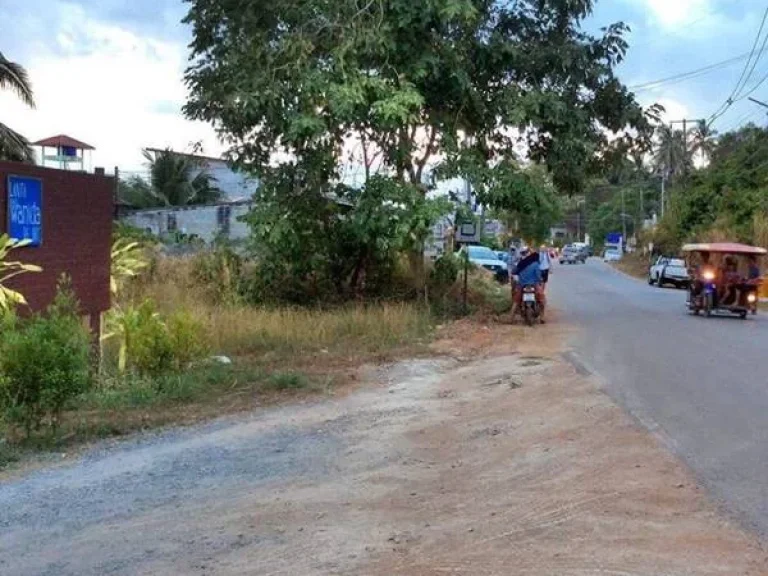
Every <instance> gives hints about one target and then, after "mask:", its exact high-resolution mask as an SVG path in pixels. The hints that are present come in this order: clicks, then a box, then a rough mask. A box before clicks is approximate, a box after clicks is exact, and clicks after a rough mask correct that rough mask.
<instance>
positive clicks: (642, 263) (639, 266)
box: [611, 252, 649, 280]
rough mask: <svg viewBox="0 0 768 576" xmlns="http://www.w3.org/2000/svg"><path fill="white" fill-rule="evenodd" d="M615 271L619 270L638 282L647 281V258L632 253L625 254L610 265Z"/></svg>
mask: <svg viewBox="0 0 768 576" xmlns="http://www.w3.org/2000/svg"><path fill="white" fill-rule="evenodd" d="M611 264H612V265H613V266H614V267H615V268H616V269H617V270H621V271H622V272H624V273H625V274H627V275H629V276H632V277H634V278H639V279H640V280H648V267H649V262H648V257H647V256H643V255H642V254H638V253H636V252H633V253H631V254H625V255H624V257H623V258H622V259H621V260H619V261H617V262H612V263H611Z"/></svg>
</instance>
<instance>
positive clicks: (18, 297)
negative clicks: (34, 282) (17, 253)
mask: <svg viewBox="0 0 768 576" xmlns="http://www.w3.org/2000/svg"><path fill="white" fill-rule="evenodd" d="M26 244H29V242H28V241H17V240H11V238H10V237H9V236H8V235H7V234H2V235H0V316H3V315H4V314H5V313H7V312H10V311H11V310H13V308H14V307H15V306H17V305H19V304H26V303H27V301H26V299H25V298H24V295H23V294H21V293H20V292H17V291H16V290H12V289H10V288H9V287H8V286H7V283H8V281H9V280H11V279H12V278H14V277H15V276H19V275H21V274H26V273H28V272H42V268H40V267H39V266H35V265H34V264H24V263H23V262H20V261H18V260H9V259H8V256H9V254H10V253H11V251H13V250H15V249H17V248H21V247H23V246H25V245H26Z"/></svg>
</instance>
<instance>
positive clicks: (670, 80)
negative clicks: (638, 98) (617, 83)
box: [629, 52, 750, 91]
mask: <svg viewBox="0 0 768 576" xmlns="http://www.w3.org/2000/svg"><path fill="white" fill-rule="evenodd" d="M749 55H750V52H745V53H744V54H741V55H739V56H734V57H733V58H729V59H728V60H723V61H722V62H715V63H714V64H709V65H708V66H704V67H702V68H697V69H696V70H690V71H688V72H681V73H679V74H675V75H673V76H668V77H666V78H660V79H659V80H652V81H650V82H644V83H643V84H635V85H634V86H629V89H630V90H635V91H638V90H650V89H652V88H656V87H657V86H662V85H664V84H674V83H676V82H682V81H684V80H688V79H690V78H696V77H698V76H703V75H705V74H707V73H708V72H714V71H715V70H718V69H720V68H725V67H726V66H729V65H731V64H735V63H736V62H738V61H740V60H744V59H745V58H746V57H747V56H749Z"/></svg>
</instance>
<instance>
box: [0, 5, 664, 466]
mask: <svg viewBox="0 0 768 576" xmlns="http://www.w3.org/2000/svg"><path fill="white" fill-rule="evenodd" d="M262 8H263V10H262V11H261V12H259V13H258V14H256V13H255V12H249V11H245V12H244V11H242V10H241V9H240V7H239V6H237V5H236V4H233V3H230V4H226V3H221V2H211V1H210V0H191V1H190V2H189V12H188V15H187V17H186V18H185V22H186V23H187V24H188V25H189V26H190V27H191V29H192V33H193V40H192V43H191V45H190V49H191V54H190V67H189V68H188V70H187V73H186V77H185V81H186V84H187V86H188V87H189V100H188V102H187V104H186V106H185V107H184V113H185V115H186V116H187V117H188V118H190V119H193V120H201V121H205V122H210V123H213V124H215V125H216V127H217V130H218V131H219V133H220V136H221V137H222V140H223V141H225V142H227V143H228V144H229V145H230V150H229V151H228V152H229V158H230V160H231V161H232V163H233V165H234V166H235V167H236V168H238V169H240V170H243V171H245V172H247V173H248V174H249V175H252V176H253V177H255V178H257V179H258V181H259V184H260V185H259V187H258V190H257V191H256V193H255V195H254V197H253V209H252V210H251V212H250V213H249V214H248V215H247V216H246V217H245V221H246V222H247V224H248V225H249V227H250V231H251V233H250V237H249V238H248V240H247V242H244V243H243V244H242V245H238V246H233V245H231V244H229V243H228V242H226V241H223V240H222V241H219V242H216V243H215V245H214V246H213V247H212V248H211V249H204V250H202V251H200V252H199V253H198V254H196V255H193V256H189V257H185V258H179V257H177V258H171V257H168V256H166V255H163V250H161V249H159V248H158V247H157V246H155V245H154V243H153V239H150V238H146V237H145V236H144V235H143V234H141V233H140V232H137V231H131V230H128V229H126V228H124V227H121V228H118V229H117V234H116V236H117V238H116V244H115V248H114V251H113V255H112V256H113V282H112V288H113V308H112V310H110V312H109V314H108V315H107V318H106V334H105V335H104V339H103V341H102V342H101V343H100V345H101V347H102V349H103V354H102V356H101V360H100V363H99V365H98V366H95V365H94V363H93V362H91V363H90V365H89V366H90V367H89V369H88V370H86V371H84V369H83V363H82V359H83V358H84V357H90V355H89V354H90V353H89V349H88V343H87V342H86V339H85V338H83V337H82V334H81V332H79V331H80V330H82V324H78V321H79V315H78V311H77V303H76V302H74V301H73V299H72V297H71V294H70V293H69V291H68V289H67V284H66V281H65V280H64V281H63V282H62V285H61V290H60V298H59V300H60V301H61V302H60V304H58V305H54V306H53V307H51V309H49V310H48V311H47V312H44V313H41V314H38V315H35V316H33V317H31V318H30V317H28V316H27V315H25V314H24V313H22V312H24V311H23V310H22V309H19V308H17V310H16V312H17V313H9V314H8V313H7V314H6V316H7V317H8V318H9V319H8V320H6V322H7V327H6V328H5V329H6V333H8V334H11V333H12V334H13V337H12V338H4V340H3V342H4V346H5V348H0V409H1V410H2V415H3V427H4V429H3V433H4V436H5V437H6V442H5V444H4V446H5V448H4V450H11V447H13V449H14V450H15V449H16V448H15V447H17V446H21V447H22V448H24V447H26V446H36V445H39V444H40V443H43V444H45V443H46V442H47V443H48V445H55V446H60V445H62V443H63V444H66V443H71V442H75V441H78V440H82V439H84V438H85V439H87V438H92V437H96V436H99V435H102V434H116V433H122V432H126V431H129V430H134V429H139V428H144V427H147V426H152V425H156V424H159V423H164V422H183V421H189V420H194V419H196V418H199V417H201V416H206V415H209V414H211V415H212V414H217V413H221V412H224V411H227V410H234V409H238V408H246V407H251V406H254V405H257V404H261V403H263V402H266V401H268V400H270V399H272V398H281V397H284V396H285V395H287V394H295V393H296V391H297V390H300V391H302V390H303V391H306V390H319V391H327V390H329V389H332V388H333V386H334V383H335V382H336V379H337V378H341V379H343V369H344V368H345V367H350V366H354V365H356V364H359V363H361V362H367V361H377V360H381V359H384V358H387V357H389V356H392V355H396V354H399V353H401V352H403V351H405V352H407V353H408V354H414V353H418V351H419V350H420V349H422V348H423V347H424V346H425V345H426V344H427V343H428V342H429V339H430V337H431V335H432V332H433V330H432V329H433V326H434V325H435V324H436V323H437V322H442V321H444V319H446V318H452V317H454V316H455V315H457V314H458V313H466V312H478V313H483V314H500V313H504V312H506V311H507V310H508V309H509V291H508V288H507V287H505V286H502V285H500V284H498V283H497V282H495V281H494V280H493V278H492V276H491V275H490V274H489V273H487V272H486V271H485V270H482V269H472V270H471V271H470V274H469V278H468V282H467V289H466V307H465V302H464V294H465V290H464V282H463V278H462V274H461V273H460V272H461V267H462V263H461V262H459V261H458V260H457V258H456V257H455V256H454V255H453V254H451V251H450V249H449V250H448V251H447V253H446V254H444V255H442V256H441V257H440V258H438V259H437V260H436V261H435V262H433V263H432V262H427V260H426V259H425V258H424V252H425V248H426V245H427V242H428V240H429V238H430V236H431V233H432V230H433V227H434V225H435V223H436V222H438V221H439V220H441V219H443V218H445V217H446V216H450V217H452V219H453V222H454V225H457V224H461V225H464V224H473V223H474V224H476V223H477V222H476V217H475V215H474V211H472V210H470V209H469V207H468V206H467V205H466V203H465V202H466V200H465V198H464V197H463V192H462V198H461V200H459V194H458V193H457V192H451V193H449V194H447V195H441V194H437V193H436V192H437V189H438V183H439V182H441V181H442V182H450V181H451V180H452V179H454V178H457V177H460V178H463V179H464V181H465V182H466V183H467V184H469V187H470V188H471V191H472V195H473V199H472V203H476V204H478V205H482V206H484V207H485V208H486V210H487V211H488V213H489V214H493V215H494V216H497V217H499V218H501V219H503V220H504V221H505V222H506V223H507V224H508V225H509V227H510V232H511V233H512V234H515V235H517V236H524V237H526V238H527V239H529V240H531V241H533V240H541V239H543V238H544V236H546V233H547V231H548V230H549V228H550V226H552V225H553V224H554V223H555V222H556V221H557V220H558V219H559V218H560V217H561V205H562V203H561V201H560V198H561V197H562V196H574V195H583V194H584V191H585V186H586V185H587V184H588V182H590V181H591V180H592V179H594V178H597V177H600V176H601V175H603V174H604V173H605V172H606V170H613V169H615V166H617V165H623V164H622V162H623V159H624V158H626V157H627V155H628V154H629V153H630V152H633V153H635V154H643V153H646V152H647V151H649V150H650V145H651V139H652V135H653V125H654V122H655V121H656V120H657V119H658V115H659V113H660V108H659V107H657V106H651V107H649V108H648V109H643V108H642V107H641V106H640V105H639V104H638V102H637V101H636V100H635V98H634V96H633V95H632V93H631V92H629V91H628V90H627V89H626V88H625V87H624V86H623V85H622V84H621V82H619V80H618V79H617V78H616V75H615V68H616V66H618V64H619V63H620V62H621V61H622V60H623V58H624V56H625V54H626V50H627V47H628V46H627V43H626V42H625V40H624V38H623V36H624V34H625V33H626V31H627V28H626V26H624V25H623V24H621V23H617V24H614V25H611V26H608V27H606V28H605V29H603V30H601V32H600V33H599V35H595V36H593V35H591V34H589V33H586V32H584V31H583V28H582V26H581V24H582V22H583V21H584V19H585V18H586V17H587V16H588V14H589V12H590V11H591V3H589V2H540V1H538V0H523V1H521V2H514V3H507V4H498V3H488V2H478V1H475V0H437V1H436V2H433V3H430V4H429V5H428V6H425V5H422V4H414V3H413V2H411V1H405V0H401V1H395V2H390V3H388V4H387V5H386V7H384V5H381V4H380V3H375V2H371V3H368V4H367V5H366V6H363V7H361V6H360V5H359V3H357V2H347V1H345V0H331V1H327V0H322V1H318V0H310V1H309V2H303V1H302V2H297V1H296V0H277V1H276V2H274V3H272V4H270V5H265V6H263V7H262ZM329 22H331V23H333V25H332V26H327V25H325V24H324V23H329ZM489 31H491V32H492V33H489ZM521 46H523V47H524V48H525V49H524V50H521V49H520V48H521ZM456 55H463V56H462V57H458V58H457V57H456ZM542 55H546V58H544V59H542ZM254 95H258V96H257V97H254ZM606 129H607V130H610V131H612V132H614V133H615V134H617V135H618V134H621V136H619V137H616V138H608V137H607V136H606V133H605V131H606ZM521 145H522V146H521ZM521 147H522V148H525V149H526V150H527V154H526V157H525V158H523V157H520V156H519V155H518V154H517V153H516V152H515V150H518V149H520V148H521ZM148 160H149V161H150V169H151V179H150V181H148V182H144V181H140V180H138V179H133V180H131V181H128V182H122V183H121V184H120V198H121V199H122V200H123V201H124V202H126V203H128V204H130V205H135V206H158V205H189V204H195V203H200V202H208V201H211V200H213V199H216V198H217V197H218V195H219V192H218V191H217V190H216V186H215V182H214V181H212V180H211V179H210V178H208V177H207V176H206V175H205V174H202V173H201V172H200V171H199V170H198V168H199V166H194V165H192V164H190V163H189V162H188V161H187V160H186V159H185V157H180V156H178V155H174V154H172V153H170V152H169V151H166V152H165V153H158V154H156V155H155V156H154V157H152V158H148ZM350 165H352V166H356V167H359V173H360V175H359V177H357V178H355V179H354V182H353V181H351V180H350V179H349V178H347V177H345V167H349V166H350ZM198 248H201V247H198ZM62 302H63V303H66V305H64V304H62ZM78 326H79V327H78ZM68 331H69V332H68ZM41 333H46V334H54V333H55V334H58V335H59V337H58V339H56V338H51V339H49V340H50V341H51V342H63V341H64V340H65V338H64V337H63V335H64V334H68V335H69V337H68V338H67V339H66V341H67V342H69V343H70V344H67V345H66V346H65V345H63V344H62V345H50V346H48V349H46V350H44V351H40V350H42V348H43V346H42V345H41V344H35V342H37V340H36V338H35V335H36V334H41ZM5 342H17V343H18V344H17V346H18V348H10V346H11V345H10V344H5ZM22 348H24V349H25V354H23V355H22V354H17V353H16V352H15V350H19V349H22ZM27 348H29V350H28V351H27V350H26V349H27ZM38 351H40V352H39V354H40V356H39V357H40V358H42V354H43V353H45V354H50V355H51V358H50V359H47V360H46V362H47V363H46V364H43V365H45V366H49V367H50V372H51V374H47V373H46V374H40V372H39V368H35V369H33V366H31V364H32V363H33V362H34V361H35V360H36V357H38V354H37V352H38ZM56 354H59V355H61V358H60V361H54V360H53V358H54V356H55V355H56ZM23 363H28V364H30V365H29V366H25V365H23ZM16 364H18V366H16ZM59 365H60V366H62V367H65V368H62V369H61V370H58V369H57V368H55V366H59ZM34 370H38V372H35V371H34ZM26 374H38V375H39V376H40V377H39V378H37V379H36V380H35V382H34V383H32V382H25V381H24V378H27V376H26ZM33 392H34V393H33ZM9 453H10V452H9Z"/></svg>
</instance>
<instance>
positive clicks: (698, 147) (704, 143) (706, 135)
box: [691, 121, 717, 161]
mask: <svg viewBox="0 0 768 576" xmlns="http://www.w3.org/2000/svg"><path fill="white" fill-rule="evenodd" d="M716 148H717V132H716V131H715V130H713V129H712V127H711V126H710V125H709V124H707V122H705V121H701V122H699V123H698V124H697V125H696V128H694V129H693V142H692V145H691V155H694V154H697V153H698V154H701V156H702V157H703V159H704V160H706V161H709V160H710V159H711V158H712V154H713V152H714V151H715V149H716Z"/></svg>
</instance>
